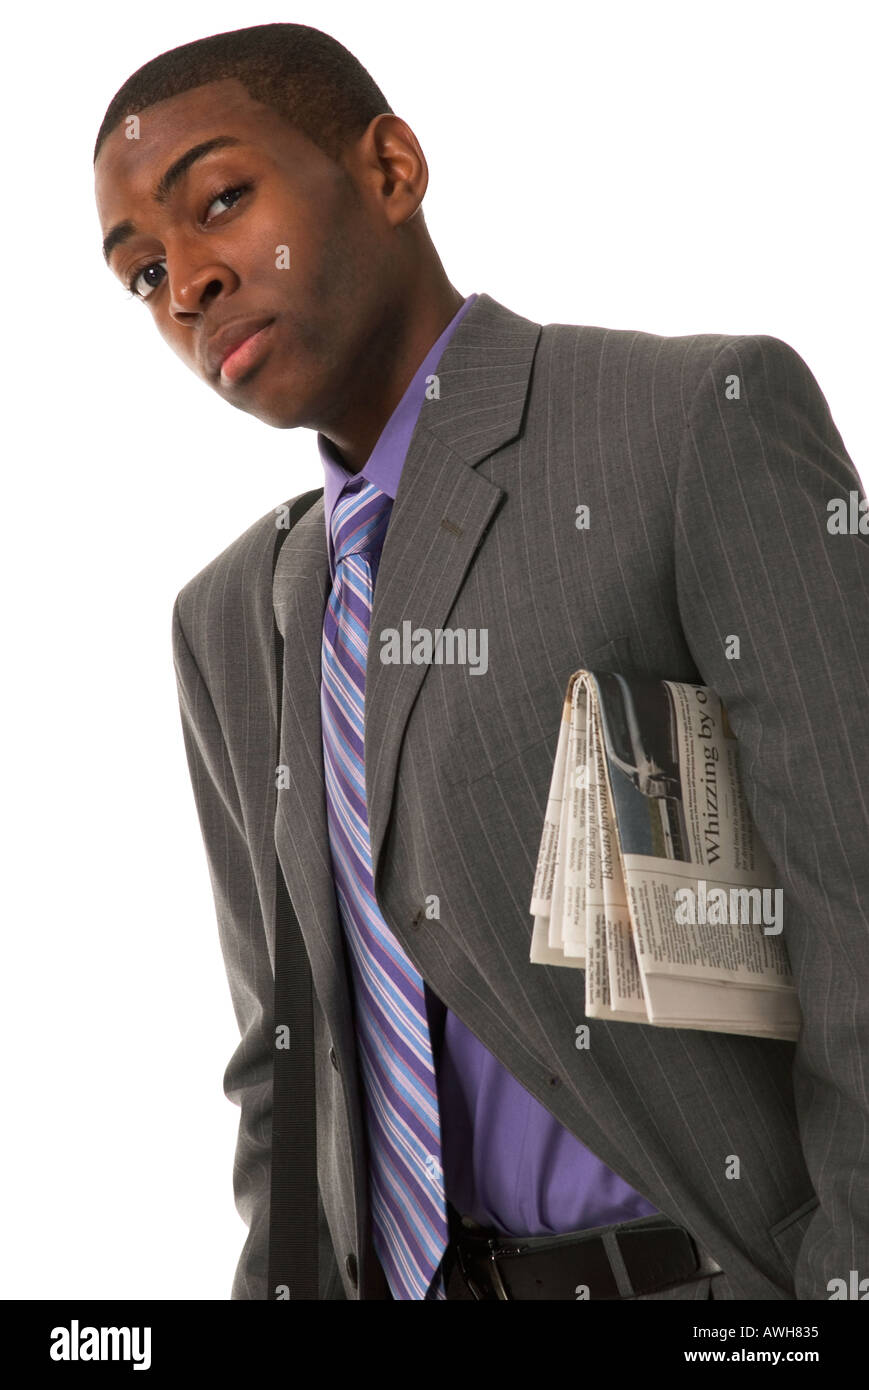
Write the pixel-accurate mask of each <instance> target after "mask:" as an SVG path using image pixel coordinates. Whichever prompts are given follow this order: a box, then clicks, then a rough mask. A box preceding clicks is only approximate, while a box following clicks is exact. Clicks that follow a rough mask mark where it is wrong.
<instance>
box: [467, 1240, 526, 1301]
mask: <svg viewBox="0 0 869 1390" xmlns="http://www.w3.org/2000/svg"><path fill="white" fill-rule="evenodd" d="M486 1244H487V1246H488V1247H489V1260H488V1274H489V1280H490V1282H491V1285H492V1288H493V1289H494V1291H495V1298H496V1299H498V1300H500V1301H502V1302H508V1303H510V1302H513V1301H514V1300H513V1299H511V1298H510V1295H509V1293H508V1292H507V1287H506V1285H505V1283H504V1280H503V1279H502V1278H501V1271H500V1269H499V1268H498V1257H499V1256H500V1255H521V1254H522V1247H521V1246H519V1245H509V1246H504V1247H502V1248H500V1249H499V1248H498V1241H497V1240H496V1239H495V1238H492V1237H490V1238H489V1239H488V1240H487V1241H486ZM455 1245H456V1254H457V1256H458V1261H459V1268H460V1270H461V1271H462V1277H463V1279H464V1281H465V1283H466V1284H467V1286H468V1288H469V1289H470V1291H471V1293H472V1294H473V1295H474V1298H475V1299H476V1300H477V1302H478V1303H479V1302H485V1299H486V1295H485V1293H484V1292H483V1290H482V1289H481V1288H480V1286H479V1284H478V1283H477V1281H476V1280H475V1279H474V1277H473V1275H472V1274H471V1272H470V1270H469V1269H468V1265H467V1263H466V1260H465V1251H464V1249H463V1247H462V1242H461V1239H458V1240H457V1241H456V1242H455ZM481 1253H482V1252H481Z"/></svg>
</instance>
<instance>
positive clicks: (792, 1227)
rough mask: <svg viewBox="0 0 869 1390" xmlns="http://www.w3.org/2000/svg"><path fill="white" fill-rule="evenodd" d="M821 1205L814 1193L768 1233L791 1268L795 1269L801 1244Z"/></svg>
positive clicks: (771, 1227)
mask: <svg viewBox="0 0 869 1390" xmlns="http://www.w3.org/2000/svg"><path fill="white" fill-rule="evenodd" d="M819 1205H820V1203H819V1201H818V1197H817V1195H814V1194H813V1195H812V1196H811V1197H810V1198H809V1199H808V1201H806V1202H803V1204H802V1206H799V1207H797V1208H796V1210H795V1211H792V1212H790V1213H789V1215H787V1216H785V1217H783V1218H782V1220H781V1221H777V1222H776V1224H775V1225H774V1226H770V1227H769V1230H768V1231H767V1235H768V1236H769V1238H770V1240H771V1241H772V1242H773V1244H774V1245H775V1247H776V1249H777V1250H778V1252H779V1254H780V1255H781V1257H782V1259H783V1260H784V1263H785V1265H786V1266H787V1268H788V1269H789V1270H791V1271H792V1270H793V1269H794V1267H795V1265H796V1262H797V1257H798V1256H799V1253H800V1246H801V1245H802V1243H803V1238H804V1236H805V1234H806V1231H807V1230H808V1228H809V1222H810V1221H811V1219H812V1216H813V1215H814V1213H815V1211H816V1210H817V1208H818V1206H819Z"/></svg>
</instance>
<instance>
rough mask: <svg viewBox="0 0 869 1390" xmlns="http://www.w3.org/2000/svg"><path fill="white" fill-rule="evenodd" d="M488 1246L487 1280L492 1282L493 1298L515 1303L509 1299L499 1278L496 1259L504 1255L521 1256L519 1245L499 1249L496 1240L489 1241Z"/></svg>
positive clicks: (499, 1272) (499, 1273)
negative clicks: (488, 1266) (488, 1267)
mask: <svg viewBox="0 0 869 1390" xmlns="http://www.w3.org/2000/svg"><path fill="white" fill-rule="evenodd" d="M488 1245H489V1265H490V1269H489V1278H490V1279H491V1281H492V1288H493V1289H494V1290H495V1296H496V1297H497V1298H499V1299H501V1300H502V1301H506V1302H508V1303H513V1302H515V1299H511V1297H510V1295H509V1294H508V1292H507V1289H506V1286H505V1284H504V1280H503V1279H502V1278H501V1271H500V1269H499V1268H498V1258H499V1256H504V1255H521V1254H522V1247H521V1245H508V1246H501V1248H500V1249H499V1248H498V1242H497V1241H496V1240H490V1241H489V1242H488Z"/></svg>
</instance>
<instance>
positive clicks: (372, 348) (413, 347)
mask: <svg viewBox="0 0 869 1390" xmlns="http://www.w3.org/2000/svg"><path fill="white" fill-rule="evenodd" d="M464 298H465V297H464V295H462V294H459V291H458V290H457V289H455V287H454V286H453V285H451V284H450V282H449V280H448V279H447V277H446V274H445V273H444V272H443V269H442V268H441V270H440V274H439V275H438V276H436V277H435V278H434V279H433V280H432V281H429V282H427V283H425V284H424V285H421V286H420V287H419V289H418V291H417V292H416V294H411V295H410V296H408V295H407V294H403V298H402V302H401V304H399V305H396V306H394V311H393V312H390V313H389V314H387V315H385V316H384V319H383V320H382V321H381V323H380V324H379V325H378V327H377V331H376V333H375V334H374V335H373V337H372V338H371V340H370V341H369V342H368V343H366V345H365V349H364V352H363V353H360V355H359V360H358V361H357V363H355V364H354V370H353V391H352V395H351V394H349V393H342V396H343V404H342V408H341V412H340V416H339V417H336V418H335V419H332V420H330V422H329V423H328V424H327V425H323V426H322V427H321V433H322V434H324V435H325V436H326V438H327V439H328V440H329V441H330V442H331V443H332V445H333V446H334V447H335V448H336V449H337V450H338V452H339V453H340V455H341V457H342V459H343V462H344V467H345V468H346V469H347V471H348V472H349V473H358V472H360V471H361V469H362V468H364V466H365V463H366V461H367V460H368V458H369V456H370V454H371V451H372V449H373V448H374V445H375V444H376V443H377V440H378V438H379V436H380V434H381V433H382V431H383V427H384V425H385V424H386V422H387V420H388V419H389V417H390V415H391V414H392V412H393V411H394V409H395V407H396V406H397V405H398V402H399V401H400V400H401V398H402V396H403V395H404V393H405V391H406V390H407V388H408V386H409V385H410V383H411V381H412V380H413V377H414V375H415V373H416V371H417V369H418V368H419V365H420V363H421V362H422V361H423V359H424V358H425V355H426V353H427V352H428V351H429V349H430V348H431V347H432V345H433V344H434V343H436V342H437V340H438V338H439V337H440V335H441V334H442V333H443V331H444V329H445V328H446V326H447V324H448V323H450V322H451V320H452V319H453V318H454V317H455V315H456V314H457V313H458V311H459V309H460V308H461V306H462V304H463V303H464ZM363 363H364V366H363V365H362V364H363Z"/></svg>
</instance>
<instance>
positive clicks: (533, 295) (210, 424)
mask: <svg viewBox="0 0 869 1390" xmlns="http://www.w3.org/2000/svg"><path fill="white" fill-rule="evenodd" d="M24 14H25V12H24V11H22V10H19V11H18V12H17V17H16V19H15V21H14V23H13V24H12V26H11V30H10V28H9V27H8V23H7V28H6V31H5V36H6V38H7V40H8V49H7V58H6V63H5V67H4V87H5V97H6V99H7V100H8V101H10V103H11V105H10V109H9V110H8V111H7V112H6V114H5V119H4V130H5V135H6V140H5V142H4V144H5V150H4V166H5V167H4V173H5V175H6V177H5V179H4V194H5V197H4V219H3V220H4V225H5V231H6V234H7V236H6V247H7V250H6V260H5V269H6V275H5V281H4V286H3V288H4V292H5V293H4V300H5V303H6V310H5V313H4V316H3V317H4V330H5V331H4V334H3V338H4V347H5V349H6V353H7V362H6V366H5V371H4V385H5V386H6V388H7V390H6V407H5V411H4V424H5V430H4V433H5V439H4V443H5V444H6V446H7V456H6V465H5V468H4V473H3V478H4V485H5V499H6V500H5V507H4V509H3V512H4V516H3V522H4V531H5V535H4V540H3V545H2V559H3V564H4V569H5V574H4V577H3V578H4V582H3V593H4V597H5V600H6V603H5V630H6V634H7V635H6V639H5V642H4V648H5V650H6V652H7V654H8V656H9V658H11V659H10V660H9V662H8V665H7V675H6V680H5V683H4V689H5V695H6V702H7V711H8V712H7V713H6V716H5V725H4V727H5V730H6V733H7V736H8V737H7V751H6V754H5V757H4V760H3V761H4V765H5V776H4V779H3V782H4V792H5V795H4V797H3V806H4V811H5V812H6V814H7V816H8V822H9V823H8V829H7V830H6V832H5V834H4V844H5V846H6V848H7V851H8V859H7V863H6V869H5V872H4V874H3V887H4V890H5V893H4V896H5V898H6V904H5V912H4V923H5V937H4V939H5V944H6V949H5V953H4V954H5V958H6V959H5V965H4V969H3V972H2V973H3V997H2V998H3V1008H2V1017H3V1027H4V1030H5V1036H4V1039H3V1061H4V1064H5V1065H4V1076H5V1085H4V1091H5V1105H4V1111H5V1114H4V1120H5V1126H6V1132H5V1139H4V1143H3V1165H4V1170H3V1174H2V1193H3V1204H4V1220H3V1233H4V1240H3V1249H4V1256H3V1259H2V1262H0V1269H2V1284H0V1297H3V1298H7V1299H8V1298H11V1299H15V1298H35V1299H48V1298H70V1297H80V1298H91V1297H93V1298H121V1299H138V1298H158V1299H191V1298H207V1299H226V1298H228V1297H229V1292H230V1287H231V1282H232V1275H233V1271H234V1268H235V1263H236V1260H237V1259H238V1255H239V1252H240V1250H241V1246H242V1243H243V1240H244V1236H245V1228H244V1226H243V1224H242V1222H241V1220H240V1218H239V1217H238V1216H237V1214H236V1213H235V1210H234V1206H233V1200H232V1187H231V1181H232V1160H233V1150H234V1146H235V1137H236V1127H237V1123H238V1111H237V1109H236V1108H235V1107H234V1106H233V1105H231V1104H230V1103H229V1101H227V1100H226V1099H225V1098H224V1096H223V1093H222V1089H221V1085H222V1076H223V1069H224V1067H225V1065H226V1063H227V1061H228V1059H229V1057H230V1055H231V1053H232V1051H233V1050H234V1048H235V1046H236V1042H237V1030H236V1025H235V1019H234V1016H233V1013H232V1007H231V1003H230V998H229V990H228V986H227V984H226V980H225V976H224V973H223V963H222V960H221V956H220V949H219V944H218V938H217V928H216V922H215V918H214V908H213V901H212V898H211V888H210V883H209V880H208V873H207V868H206V861H205V855H204V851H203V847H202V841H201V837H200V833H199V827H198V822H197V820H196V815H195V808H194V803H193V796H192V791H191V788H190V783H189V780H188V774H187V766H186V760H185V755H184V748H183V744H182V740H181V728H180V721H179V716H178V707H177V701H176V691H175V682H174V672H173V668H172V655H171V645H170V615H171V607H172V602H173V599H174V597H175V595H176V593H177V592H178V590H179V589H180V588H181V586H182V585H183V584H185V583H186V582H187V580H188V579H190V578H191V577H192V576H193V575H194V574H195V573H196V572H197V571H198V570H199V569H201V568H202V567H203V566H204V565H205V564H206V563H207V562H208V561H209V560H210V559H211V558H212V557H213V556H214V555H216V554H217V553H218V552H219V551H221V550H222V549H223V548H224V547H225V546H226V545H228V544H229V542H230V541H232V540H233V539H234V538H235V537H236V536H237V535H239V534H240V533H241V532H242V531H243V530H245V529H246V528H247V527H248V526H249V525H250V524H251V523H252V522H254V521H255V520H256V519H257V518H258V517H260V516H262V515H263V514H264V513H265V512H267V511H269V510H270V509H271V508H273V507H274V506H276V505H278V504H279V503H281V502H283V501H284V500H286V499H287V498H289V497H292V496H294V495H295V494H297V493H299V492H301V491H303V490H305V489H307V488H309V487H314V486H318V485H319V484H320V483H321V481H322V470H321V466H320V463H319V459H318V456H317V451H316V440H315V436H314V434H313V433H311V432H309V431H304V430H297V431H292V432H287V431H279V430H271V429H269V428H268V427H267V426H265V425H263V424H261V423H260V422H258V421H256V420H255V419H253V417H251V416H248V415H245V414H243V413H241V412H239V411H234V410H233V409H231V408H230V407H228V406H227V405H226V404H225V403H224V402H223V401H221V400H220V399H219V398H218V397H217V396H216V395H215V394H214V393H213V392H210V391H209V389H208V387H207V386H206V385H205V384H204V383H202V382H201V381H199V380H197V379H196V378H195V377H193V376H192V375H191V373H190V372H188V371H187V369H186V368H185V367H184V366H183V364H182V363H181V362H180V361H179V359H178V358H176V357H175V355H174V354H173V353H171V352H169V351H168V350H167V348H166V345H165V344H164V343H163V342H162V340H161V339H160V338H159V336H158V334H157V332H156V330H155V328H154V325H153V324H152V323H151V320H150V316H149V314H148V313H147V310H145V309H144V308H143V307H142V306H141V305H138V304H136V303H135V302H134V301H132V300H130V299H128V298H127V297H126V296H125V293H124V291H123V289H122V288H121V287H120V285H119V283H118V282H117V281H116V280H115V279H114V278H113V277H112V276H111V275H110V274H109V273H108V272H107V271H106V269H105V267H104V265H103V261H102V256H101V254H100V249H99V242H100V236H99V230H100V229H99V224H98V221H97V217H96V211H95V208H94V202H93V178H92V160H91V155H92V148H93V142H94V139H95V136H96V131H97V129H98V127H99V124H100V121H101V119H102V116H103V112H104V110H105V107H106V106H107V105H108V102H109V100H110V99H111V97H112V96H113V95H114V93H115V91H116V90H117V88H118V87H120V85H121V84H122V82H123V81H124V80H125V79H126V77H127V76H128V75H129V74H130V73H131V72H132V71H133V70H134V69H135V68H137V67H139V66H140V65H141V64H142V63H144V62H146V61H147V60H148V59H150V58H152V57H154V56H156V54H157V53H159V52H162V51H164V50H165V49H168V48H171V47H173V46H175V45H176V44H179V43H184V42H187V41H189V40H191V39H196V38H200V37H203V36H204V35H206V34H209V33H215V32H220V31H221V30H226V29H235V28H239V27H242V26H244V25H248V24H253V23H268V22H273V21H277V20H288V19H290V20H292V21H295V22H302V23H309V24H312V25H315V26H316V27H318V28H321V29H325V30H326V31H327V32H329V33H331V34H333V35H334V36H335V37H336V38H338V39H339V40H340V41H341V42H342V43H344V44H345V45H346V46H347V47H348V48H349V49H350V50H351V51H352V52H353V53H355V54H356V56H357V57H358V58H359V59H360V60H361V61H362V63H363V64H365V66H366V67H367V68H368V69H369V71H370V72H371V73H372V75H373V77H374V78H375V81H377V82H378V84H379V85H380V86H381V88H382V89H383V91H384V93H385V94H386V97H387V100H388V101H389V102H390V104H391V105H392V107H393V109H394V110H395V111H396V112H397V113H398V114H400V115H402V116H403V117H404V118H405V119H406V120H407V121H408V122H409V124H410V125H411V127H412V128H413V130H414V131H415V133H416V135H417V137H418V138H419V140H420V143H421V144H422V147H423V149H424V151H425V153H426V157H427V160H428V164H429V171H430V183H429V189H428V192H427V195H426V199H425V205H424V206H425V212H426V219H427V223H428V227H429V231H430V233H431V235H432V237H433V240H434V242H435V244H436V246H437V247H438V250H439V252H440V255H441V257H442V260H443V262H444V265H445V267H446V270H447V273H448V275H449V276H450V279H451V280H452V283H453V284H454V285H455V286H456V288H457V289H459V290H460V291H461V293H462V294H463V295H467V294H470V293H471V292H472V291H474V290H477V291H483V290H485V291H486V292H488V293H489V294H491V295H493V296H494V298H496V299H497V300H499V301H501V302H502V303H503V304H506V305H507V306H509V307H510V308H512V309H514V310H516V311H517V312H519V313H521V314H524V315H526V316H528V317H530V318H532V319H535V320H537V321H539V322H543V323H546V322H562V323H589V324H602V325H606V326H608V327H612V328H630V329H643V330H646V331H649V332H654V333H666V334H680V333H694V332H717V333H769V334H774V335H775V336H777V337H781V338H784V339H785V340H786V341H787V342H789V343H791V344H792V346H793V347H795V348H796V349H797V351H798V352H800V353H801V354H802V356H803V357H804V358H805V359H806V361H807V362H808V364H809V366H810V367H811V369H812V371H813V372H814V374H815V376H816V377H817V379H818V381H819V383H820V385H821V387H822V390H823V391H824V394H825V395H826V397H827V400H828V401H829V403H830V407H831V410H832V413H833V418H834V419H835V421H836V423H837V425H838V427H839V429H840V431H841V433H842V435H843V438H844V440H845V444H846V447H847V448H848V450H849V452H850V454H851V457H852V458H853V459H854V462H855V463H856V465H857V467H858V469H860V471H861V473H862V476H863V478H864V480H865V479H866V477H867V468H866V463H865V460H866V458H867V443H869V421H867V417H866V408H865V403H866V388H865V381H866V370H867V358H866V351H865V334H866V322H867V294H866V272H865V267H866V217H865V206H864V205H863V201H862V200H863V196H864V192H865V185H866V163H865V151H866V107H865V101H864V99H863V97H862V95H861V94H862V93H864V92H865V52H866V49H865V41H863V40H861V32H860V31H861V29H862V27H863V25H862V20H863V18H864V16H865V8H864V6H863V5H862V4H860V3H856V0H855V3H852V4H848V3H831V2H830V0H826V2H825V3H824V4H817V3H813V4H811V5H808V4H799V3H793V2H792V0H786V2H785V3H778V2H777V0H775V2H774V0H767V2H766V3H764V2H763V0H752V2H751V3H745V4H744V3H737V2H735V0H730V3H728V4H726V5H713V4H706V5H699V4H698V3H697V2H696V0H692V3H674V2H673V0H671V2H670V3H667V0H659V2H658V3H656V4H647V3H638V4H627V3H619V2H618V0H616V3H612V0H610V2H609V3H607V4H606V5H603V6H602V5H601V4H600V3H599V2H598V0H594V2H593V3H587V2H586V0H579V3H572V4H571V5H569V6H567V5H565V4H563V3H559V2H558V0H556V3H550V2H549V0H536V2H535V3H534V4H533V5H531V6H526V5H521V6H520V5H516V6H510V5H508V4H503V3H468V0H462V3H461V4H455V3H448V2H447V0H443V3H438V4H437V5H434V6H417V5H413V4H411V3H409V0H404V3H383V0H375V2H374V3H370V4H364V5H363V4H359V3H357V2H354V3H352V4H351V3H331V4H330V3H327V2H326V0H320V2H319V3H317V4H308V5H300V6H294V7H292V9H291V11H290V12H289V13H287V11H286V9H285V7H283V6H276V5H258V4H255V3H254V4H252V3H250V0H246V3H245V4H243V5H242V4H238V3H235V4H228V3H216V0H209V3H208V4H200V3H189V0H188V3H181V4H179V3H178V0H172V3H165V0H149V3H148V4H147V5H146V6H138V5H124V4H118V3H114V2H113V3H112V4H90V5H88V4H87V3H83V4H80V5H76V6H72V7H68V6H65V5H63V6H62V5H59V4H41V5H39V6H36V5H31V6H30V7H28V8H27V10H26V17H23V16H24ZM864 37H865V36H864Z"/></svg>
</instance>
